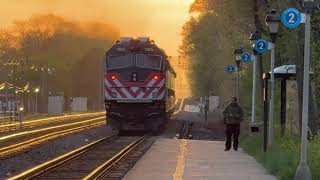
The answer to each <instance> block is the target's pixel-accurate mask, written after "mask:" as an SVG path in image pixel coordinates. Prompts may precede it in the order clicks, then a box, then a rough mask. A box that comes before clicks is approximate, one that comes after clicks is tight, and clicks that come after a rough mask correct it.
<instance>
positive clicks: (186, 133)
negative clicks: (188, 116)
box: [178, 121, 193, 139]
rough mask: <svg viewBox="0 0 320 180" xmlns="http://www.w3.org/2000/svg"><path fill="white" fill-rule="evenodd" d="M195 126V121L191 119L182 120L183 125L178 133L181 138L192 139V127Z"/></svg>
mask: <svg viewBox="0 0 320 180" xmlns="http://www.w3.org/2000/svg"><path fill="white" fill-rule="evenodd" d="M192 126H193V122H191V121H182V126H181V128H180V132H179V134H178V138H179V139H191V138H192V135H191V129H192Z"/></svg>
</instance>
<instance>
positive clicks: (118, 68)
mask: <svg viewBox="0 0 320 180" xmlns="http://www.w3.org/2000/svg"><path fill="white" fill-rule="evenodd" d="M104 67H105V73H104V82H105V86H104V93H105V107H106V111H107V124H108V125H110V126H111V127H112V128H113V129H116V130H119V131H126V130H147V131H151V132H154V133H156V132H157V131H158V130H159V129H160V128H161V127H163V126H164V125H165V124H166V122H167V120H168V119H169V118H170V116H171V115H172V113H173V111H174V106H175V91H174V79H175V77H176V73H175V72H174V70H173V68H172V67H171V65H170V62H169V61H168V57H167V55H166V54H165V52H164V51H163V50H162V49H160V48H159V47H158V46H157V45H156V44H155V43H154V42H153V41H151V40H150V39H149V38H146V37H142V38H137V39H134V38H130V37H126V38H121V39H120V40H118V41H117V42H116V43H115V44H114V45H113V46H112V47H111V49H110V50H109V51H107V53H106V59H105V66H104Z"/></svg>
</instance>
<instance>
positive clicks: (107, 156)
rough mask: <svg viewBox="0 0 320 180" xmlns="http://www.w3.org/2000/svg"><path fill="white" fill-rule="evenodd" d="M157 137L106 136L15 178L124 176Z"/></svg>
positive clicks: (118, 177) (115, 177)
mask: <svg viewBox="0 0 320 180" xmlns="http://www.w3.org/2000/svg"><path fill="white" fill-rule="evenodd" d="M155 139H156V138H155V137H150V136H143V137H119V136H111V137H108V138H103V139H101V140H98V141H96V142H93V143H91V144H90V145H87V146H85V147H82V148H79V149H77V150H75V151H72V152H69V153H67V154H65V155H63V156H60V157H58V158H56V159H54V160H51V161H50V162H46V163H44V164H42V165H39V166H37V167H35V168H33V169H31V170H29V171H26V172H24V173H22V174H20V175H18V176H16V177H13V178H12V179H28V178H30V177H32V179H83V178H84V179H94V178H93V177H95V178H97V177H98V179H102V178H106V179H109V178H108V177H109V176H110V177H112V179H121V178H122V176H124V175H125V173H126V172H127V171H128V170H129V169H130V168H131V167H132V166H133V165H134V164H135V163H136V161H137V160H138V159H139V158H140V157H141V156H142V155H143V153H144V152H145V151H146V150H147V149H148V148H149V147H150V146H151V144H152V143H153V142H154V141H155Z"/></svg>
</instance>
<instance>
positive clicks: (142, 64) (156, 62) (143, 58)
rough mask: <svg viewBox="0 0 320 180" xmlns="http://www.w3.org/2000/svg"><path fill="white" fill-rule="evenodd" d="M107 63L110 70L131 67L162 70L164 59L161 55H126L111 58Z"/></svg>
mask: <svg viewBox="0 0 320 180" xmlns="http://www.w3.org/2000/svg"><path fill="white" fill-rule="evenodd" d="M107 62H108V63H107V68H108V69H121V68H130V67H139V68H146V69H161V64H162V57H161V56H159V55H146V54H136V55H134V54H126V55H118V56H109V57H108V61H107Z"/></svg>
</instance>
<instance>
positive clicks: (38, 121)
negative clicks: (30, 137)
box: [0, 112, 105, 132]
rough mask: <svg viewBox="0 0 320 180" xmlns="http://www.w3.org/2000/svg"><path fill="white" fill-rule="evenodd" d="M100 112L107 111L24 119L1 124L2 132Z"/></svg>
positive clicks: (95, 114) (94, 114)
mask: <svg viewBox="0 0 320 180" xmlns="http://www.w3.org/2000/svg"><path fill="white" fill-rule="evenodd" d="M100 114H101V115H104V114H105V112H96V113H83V114H74V115H65V116H56V117H48V118H41V119H36V120H30V121H23V122H21V123H20V122H15V123H12V124H5V125H0V132H7V131H10V129H11V128H15V127H17V126H20V125H21V126H24V127H36V126H40V125H45V124H50V123H55V122H59V121H67V120H69V119H73V118H86V117H90V116H98V115H100Z"/></svg>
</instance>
